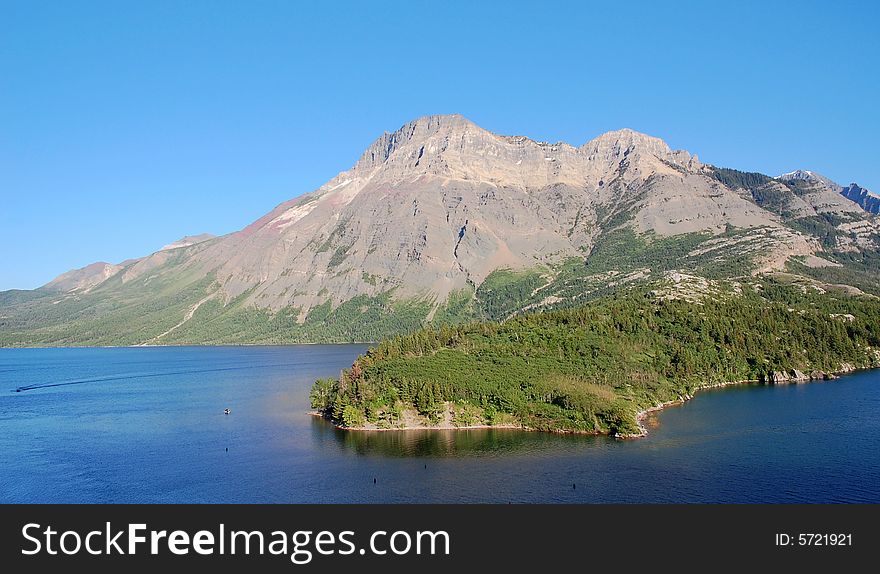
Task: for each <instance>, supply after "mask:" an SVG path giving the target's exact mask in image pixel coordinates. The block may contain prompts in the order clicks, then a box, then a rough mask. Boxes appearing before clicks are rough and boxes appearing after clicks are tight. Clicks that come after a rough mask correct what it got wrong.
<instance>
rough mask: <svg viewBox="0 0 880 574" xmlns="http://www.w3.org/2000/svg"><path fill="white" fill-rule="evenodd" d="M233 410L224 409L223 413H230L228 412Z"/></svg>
mask: <svg viewBox="0 0 880 574" xmlns="http://www.w3.org/2000/svg"><path fill="white" fill-rule="evenodd" d="M231 412H232V411H230V410H229V409H223V414H224V415H228V414H229V413H231Z"/></svg>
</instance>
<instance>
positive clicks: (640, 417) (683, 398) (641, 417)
mask: <svg viewBox="0 0 880 574" xmlns="http://www.w3.org/2000/svg"><path fill="white" fill-rule="evenodd" d="M846 367H848V368H843V369H841V370H838V371H831V372H828V373H824V372H823V374H825V375H826V376H827V378H821V379H819V378H815V379H814V378H804V379H795V378H792V379H789V380H785V381H782V382H773V383H767V382H761V381H760V380H758V379H743V380H739V381H722V382H720V383H709V384H706V385H700V386H698V387H697V388H695V389H694V392H693V393H692V394H690V395H680V396H679V397H678V398H676V399H672V400H669V401H665V402H661V403H658V404H656V405H654V406H652V407H648V408H645V409H642V410H640V411H638V412H637V413H636V425H638V428H639V432H638V433H628V434H620V433H615V434H611V433H603V432H599V431H575V430H549V431H540V430H538V429H533V428H530V427H527V426H524V425H515V424H503V425H486V424H483V425H471V426H451V425H430V426H428V425H425V426H423V425H419V426H404V427H396V428H378V427H375V428H374V427H367V426H360V427H346V426H342V425H338V424H336V423H334V422H333V421H331V420H330V419H328V418H327V417H325V416H324V415H323V414H321V413H320V412H318V411H309V412H308V414H309V415H311V416H314V417H320V418H322V419H324V420H325V421H327V422H328V423H330V424H332V425H333V427H334V428H337V429H340V430H344V431H355V432H377V431H378V432H386V431H397V432H406V431H442V430H446V431H458V430H481V429H507V430H521V431H525V432H549V433H552V434H581V435H593V436H600V435H605V436H609V437H612V438H616V439H621V440H626V439H635V438H643V437H645V436H647V435H648V429H647V428H645V426H644V424H642V423H643V422H644V421H645V419H647V418H648V416H650V415H651V414H653V413H656V412H660V411H662V410H663V409H665V408H666V407H670V406H674V405H682V404H684V403H686V402H687V401H689V400H691V399H693V398H694V397H695V396H696V395H697V393H699V392H700V391H709V390H713V389H720V388H723V387H732V386H739V385H742V386H748V385H762V386H765V385H766V386H777V385H779V386H781V385H797V384H806V383H819V382H822V383H827V382H829V381H834V380H836V379H838V378H839V377H840V376H841V375H848V374H851V373H854V372H857V371H868V370H873V369H874V368H880V367H863V368H857V367H853V366H852V365H846Z"/></svg>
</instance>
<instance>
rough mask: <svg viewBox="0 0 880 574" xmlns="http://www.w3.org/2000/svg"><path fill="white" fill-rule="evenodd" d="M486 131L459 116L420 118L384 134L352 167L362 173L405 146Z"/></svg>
mask: <svg viewBox="0 0 880 574" xmlns="http://www.w3.org/2000/svg"><path fill="white" fill-rule="evenodd" d="M471 131H479V132H483V133H485V134H489V132H487V131H486V130H483V129H482V128H480V127H478V126H477V125H476V124H474V123H473V122H471V121H470V120H468V119H466V118H465V117H464V116H462V115H460V114H448V115H431V116H423V117H421V118H418V119H415V120H413V121H411V122H408V123H406V124H404V125H403V126H401V128H400V129H398V130H397V131H394V132H390V133H389V132H385V133H384V134H382V135H381V136H379V138H378V139H377V140H376V141H374V142H373V143H372V145H370V147H368V148H367V150H366V151H365V152H364V153H363V155H361V158H360V159H359V160H358V162H357V164H356V165H355V170H358V171H365V170H370V169H373V168H375V167H377V166H379V165H382V164H383V163H385V162H386V161H388V159H389V158H391V156H392V155H394V154H395V152H398V151H400V150H406V149H407V148H408V147H411V146H415V145H417V144H418V145H419V146H422V145H424V144H425V143H427V142H428V141H429V140H432V139H444V138H445V139H449V138H451V137H454V136H462V135H464V134H465V133H467V132H471Z"/></svg>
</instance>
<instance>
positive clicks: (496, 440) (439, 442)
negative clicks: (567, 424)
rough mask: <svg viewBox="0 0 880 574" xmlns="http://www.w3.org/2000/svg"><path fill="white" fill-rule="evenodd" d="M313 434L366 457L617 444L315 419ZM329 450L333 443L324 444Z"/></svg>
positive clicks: (580, 438) (495, 431)
mask: <svg viewBox="0 0 880 574" xmlns="http://www.w3.org/2000/svg"><path fill="white" fill-rule="evenodd" d="M312 433H313V436H314V437H315V439H316V440H317V441H319V442H326V443H336V445H337V446H338V447H341V448H343V449H345V450H351V451H353V452H356V453H357V454H360V455H365V456H383V457H467V456H494V455H501V454H503V455H509V454H517V453H534V452H538V451H544V450H551V451H553V452H556V453H557V454H558V453H559V452H560V451H566V450H576V449H583V448H589V447H599V446H608V445H611V444H614V443H616V442H618V441H615V439H611V438H608V437H603V436H591V435H560V434H553V433H541V432H527V431H521V430H516V429H467V430H428V429H425V430H406V431H346V430H341V429H338V428H335V427H334V426H333V425H332V424H330V423H328V422H327V421H325V420H323V419H321V418H318V417H313V421H312ZM323 446H325V447H329V446H330V444H326V445H323Z"/></svg>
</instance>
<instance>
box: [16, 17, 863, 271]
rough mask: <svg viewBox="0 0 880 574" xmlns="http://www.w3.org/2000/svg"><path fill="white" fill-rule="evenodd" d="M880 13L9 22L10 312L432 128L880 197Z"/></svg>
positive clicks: (227, 226)
mask: <svg viewBox="0 0 880 574" xmlns="http://www.w3.org/2000/svg"><path fill="white" fill-rule="evenodd" d="M878 5H880V3H878V2H874V1H864V2H834V3H831V2H791V3H786V2H737V3H735V4H733V3H727V2H723V3H722V2H709V1H706V2H693V3H690V2H636V1H629V2H625V3H624V2H608V1H607V0H605V1H603V2H597V3H590V2H510V1H508V2H454V1H449V2H436V1H435V2H418V1H415V0H409V1H407V2H399V3H398V2H386V1H383V2H364V3H342V2H336V3H331V2H293V1H290V2H269V1H248V2H244V1H241V2H219V1H212V2H199V1H188V2H184V1H179V2H162V1H157V0H152V1H150V2H123V1H114V2H87V1H81V2H38V1H22V2H18V1H16V2H10V1H7V0H0V246H2V247H0V289H10V288H34V287H37V286H39V285H41V284H43V283H45V282H46V281H48V280H50V279H51V278H52V277H54V276H55V275H57V274H59V273H61V272H63V271H66V270H69V269H72V268H76V267H81V266H83V265H86V264H88V263H91V262H93V261H99V260H103V261H112V262H118V261H121V260H124V259H127V258H130V257H136V256H141V255H145V254H148V253H150V252H152V251H155V250H156V249H158V248H159V247H161V246H162V245H164V244H166V243H169V242H171V241H173V240H175V239H177V238H179V237H181V236H183V235H187V234H197V233H202V232H210V233H215V234H223V233H228V232H231V231H235V230H237V229H240V228H242V227H244V226H245V225H247V224H248V223H250V222H251V221H253V220H254V219H256V218H258V217H259V216H261V215H262V214H264V213H265V212H267V211H268V210H270V209H271V208H272V207H274V206H275V205H277V204H278V203H280V202H282V201H284V200H286V199H289V198H291V197H294V196H296V195H299V194H301V193H304V192H307V191H310V190H312V189H314V188H316V187H318V186H319V185H320V184H322V183H323V182H324V181H326V180H328V179H330V178H331V177H333V176H334V175H335V174H337V173H338V172H340V171H342V170H345V169H347V168H348V167H350V166H351V164H352V163H353V162H354V161H355V160H356V159H357V157H358V156H359V155H360V153H361V152H362V151H363V149H364V148H365V147H366V146H367V145H369V143H370V142H371V141H372V140H374V139H375V138H376V137H378V136H379V135H380V134H381V133H382V132H383V131H393V130H394V129H396V128H398V127H399V126H400V125H401V124H403V123H405V122H406V121H409V120H411V119H414V118H416V117H418V116H422V115H426V114H432V113H453V112H457V113H461V114H464V115H465V116H467V117H468V118H470V119H471V120H473V121H475V122H476V123H478V124H479V125H481V126H483V127H485V128H487V129H489V130H492V131H495V132H498V133H504V134H522V135H527V136H529V137H532V138H535V139H541V140H548V141H567V142H570V143H572V144H576V145H579V144H581V143H583V142H585V141H587V140H589V139H591V138H593V137H595V136H596V135H598V134H600V133H602V132H605V131H608V130H611V129H618V128H622V127H630V128H633V129H636V130H639V131H642V132H646V133H649V134H652V135H656V136H659V137H662V138H664V139H665V140H666V141H667V142H668V143H669V144H670V145H671V146H673V147H675V148H685V149H688V150H689V151H691V152H693V153H697V154H698V155H699V156H700V158H701V159H702V160H703V161H706V162H710V163H714V164H717V165H722V166H728V167H735V168H738V169H743V170H750V171H762V172H765V173H769V174H772V175H776V174H779V173H782V172H785V171H790V170H793V169H797V168H803V169H812V170H815V171H818V172H821V173H823V174H825V175H827V176H829V177H831V178H832V179H835V180H837V181H839V182H842V183H848V182H850V181H857V182H859V183H860V184H861V185H863V186H867V187H868V188H870V189H874V190H878V191H880V162H878V153H877V152H878V144H877V141H878V131H880V112H878V108H877V104H876V102H877V101H878V88H880V40H878V38H880V34H878V33H877V29H876V24H877V22H878V20H880V9H878Z"/></svg>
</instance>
